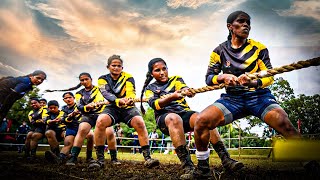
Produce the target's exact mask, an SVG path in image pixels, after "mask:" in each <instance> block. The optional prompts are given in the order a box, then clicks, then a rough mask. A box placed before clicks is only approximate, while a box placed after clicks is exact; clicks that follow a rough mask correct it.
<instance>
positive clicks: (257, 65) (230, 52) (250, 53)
mask: <svg viewBox="0 0 320 180" xmlns="http://www.w3.org/2000/svg"><path fill="white" fill-rule="evenodd" d="M271 68H272V65H271V63H270V58H269V52H268V49H267V48H266V47H265V46H264V45H263V44H261V43H259V42H257V41H254V40H252V39H248V40H247V42H246V43H245V44H244V45H243V46H242V47H240V48H238V49H233V48H232V47H231V42H230V41H226V42H224V43H222V44H220V45H219V46H218V47H217V48H215V49H214V50H213V52H212V53H211V55H210V63H209V66H208V70H207V74H206V83H207V85H214V84H219V83H218V82H217V77H218V74H219V73H220V72H221V71H222V72H223V73H224V74H233V75H235V76H237V77H239V76H240V75H242V74H244V73H246V72H249V73H254V72H259V71H264V70H268V69H271ZM272 83H273V77H265V78H260V79H258V85H259V87H261V88H265V87H267V86H269V85H271V84H272ZM232 89H240V90H241V89H243V87H242V88H241V87H228V88H227V92H228V90H232ZM251 90H254V88H253V89H251Z"/></svg>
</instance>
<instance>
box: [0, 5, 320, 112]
mask: <svg viewBox="0 0 320 180" xmlns="http://www.w3.org/2000/svg"><path fill="white" fill-rule="evenodd" d="M236 10H243V11H245V12H247V13H248V14H249V15H250V16H251V18H252V20H251V22H252V23H251V24H252V29H251V33H250V36H249V38H252V39H255V40H257V41H260V42H261V43H263V44H264V45H266V47H267V48H268V49H269V51H270V57H271V63H272V65H273V67H279V66H282V65H285V64H290V63H293V62H296V61H299V60H305V59H309V58H313V57H318V56H319V55H320V3H319V2H318V1H316V0H314V1H312V0H310V1H302V0H301V1H299V0H281V1H279V0H268V1H260V0H234V1H233V0H114V1H106V0H93V1H84V0H83V1H81V0H70V1H64V0H29V1H23V0H2V1H1V2H0V24H1V25H0V77H2V76H8V75H12V76H20V75H25V74H28V73H30V72H32V71H34V70H36V69H41V70H44V71H45V72H46V73H47V75H48V78H47V81H45V82H44V83H43V84H42V85H40V86H39V88H40V89H41V91H44V90H45V89H63V88H69V87H73V86H74V85H76V84H78V82H79V80H78V75H79V74H80V73H81V72H89V73H91V75H92V77H93V79H94V83H97V78H98V77H99V76H100V75H102V74H107V73H108V70H107V69H106V67H105V66H106V59H107V58H108V57H109V56H111V55H112V54H119V55H121V57H122V58H123V60H124V71H126V72H128V73H130V74H132V75H133V76H134V78H135V81H136V90H137V95H140V92H141V88H142V85H143V83H144V81H145V74H146V72H147V63H148V62H149V60H150V59H152V58H155V57H161V58H163V59H164V60H166V62H167V65H168V68H169V75H180V76H182V77H183V79H184V80H185V82H186V83H187V85H188V86H189V87H193V88H199V87H203V86H205V77H204V76H205V73H206V69H207V66H208V64H209V56H210V53H211V51H212V50H213V49H214V48H215V47H216V46H218V45H219V44H220V43H222V42H224V41H225V40H226V39H227V35H228V31H227V28H226V19H227V16H228V15H229V14H230V13H231V12H233V11H236ZM276 77H283V78H284V79H286V80H288V81H289V83H290V85H291V86H292V87H293V89H294V92H295V94H296V95H298V94H306V95H313V94H319V89H320V76H319V67H312V68H307V69H303V70H298V71H294V72H290V73H286V74H283V75H277V76H276ZM222 92H224V91H223V90H219V91H212V92H207V93H202V94H198V95H196V96H195V97H194V98H193V99H187V101H188V102H189V105H190V106H191V108H192V109H194V110H197V111H201V110H202V109H204V108H205V107H206V106H207V105H209V104H211V103H213V102H214V101H215V100H216V99H217V98H219V96H220V94H221V93H222ZM61 95H62V93H60V92H56V93H50V94H44V97H45V98H47V99H48V100H51V99H57V100H59V102H61V103H62V100H61V99H62V98H61Z"/></svg>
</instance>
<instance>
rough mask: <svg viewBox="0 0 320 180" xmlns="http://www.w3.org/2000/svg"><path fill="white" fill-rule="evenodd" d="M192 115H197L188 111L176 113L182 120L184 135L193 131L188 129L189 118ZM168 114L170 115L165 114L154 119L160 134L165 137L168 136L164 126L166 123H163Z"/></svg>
mask: <svg viewBox="0 0 320 180" xmlns="http://www.w3.org/2000/svg"><path fill="white" fill-rule="evenodd" d="M194 113H197V112H196V111H188V112H183V113H176V114H178V115H179V116H180V117H181V119H182V122H183V130H184V133H187V132H190V131H193V129H191V127H190V117H191V116H192V114H194ZM168 114H170V113H165V114H162V115H160V116H157V117H156V122H157V126H158V128H159V129H160V130H161V132H162V133H164V134H165V135H170V134H169V129H168V127H167V126H166V122H165V119H166V117H167V115H168Z"/></svg>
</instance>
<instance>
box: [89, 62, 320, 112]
mask: <svg viewBox="0 0 320 180" xmlns="http://www.w3.org/2000/svg"><path fill="white" fill-rule="evenodd" d="M319 65H320V57H316V58H312V59H308V60H305V61H298V62H297V63H292V64H289V65H284V66H281V67H278V68H273V69H268V70H267V71H261V72H259V73H252V74H249V73H248V74H246V75H247V76H249V77H250V78H251V79H259V78H263V77H270V76H274V75H276V74H282V73H285V72H290V71H293V70H298V69H302V68H307V67H310V66H319ZM224 87H225V84H224V83H221V84H218V85H213V86H205V87H201V88H197V89H194V88H190V89H189V91H191V92H192V93H194V94H196V93H203V92H207V91H213V90H217V89H222V88H224ZM181 94H182V95H183V96H185V95H186V93H185V92H181ZM170 95H171V94H166V95H163V96H161V97H160V98H161V99H163V98H166V97H168V96H170ZM147 101H148V100H147V99H143V100H142V102H147ZM134 102H141V99H140V98H135V99H134ZM92 104H93V105H94V106H101V105H108V104H110V102H109V101H102V102H95V103H92Z"/></svg>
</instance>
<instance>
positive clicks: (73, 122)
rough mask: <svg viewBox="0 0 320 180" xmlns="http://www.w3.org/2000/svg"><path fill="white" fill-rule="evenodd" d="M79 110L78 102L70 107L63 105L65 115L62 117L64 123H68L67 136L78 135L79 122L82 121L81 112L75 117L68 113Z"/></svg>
mask: <svg viewBox="0 0 320 180" xmlns="http://www.w3.org/2000/svg"><path fill="white" fill-rule="evenodd" d="M76 110H77V105H76V103H75V104H74V105H73V106H71V107H68V106H67V105H65V106H63V107H62V111H63V113H64V114H63V117H62V123H64V124H65V125H66V135H65V136H66V137H67V136H76V135H77V132H78V128H79V124H80V121H81V114H77V115H76V116H73V117H68V114H70V113H72V112H74V111H76Z"/></svg>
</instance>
